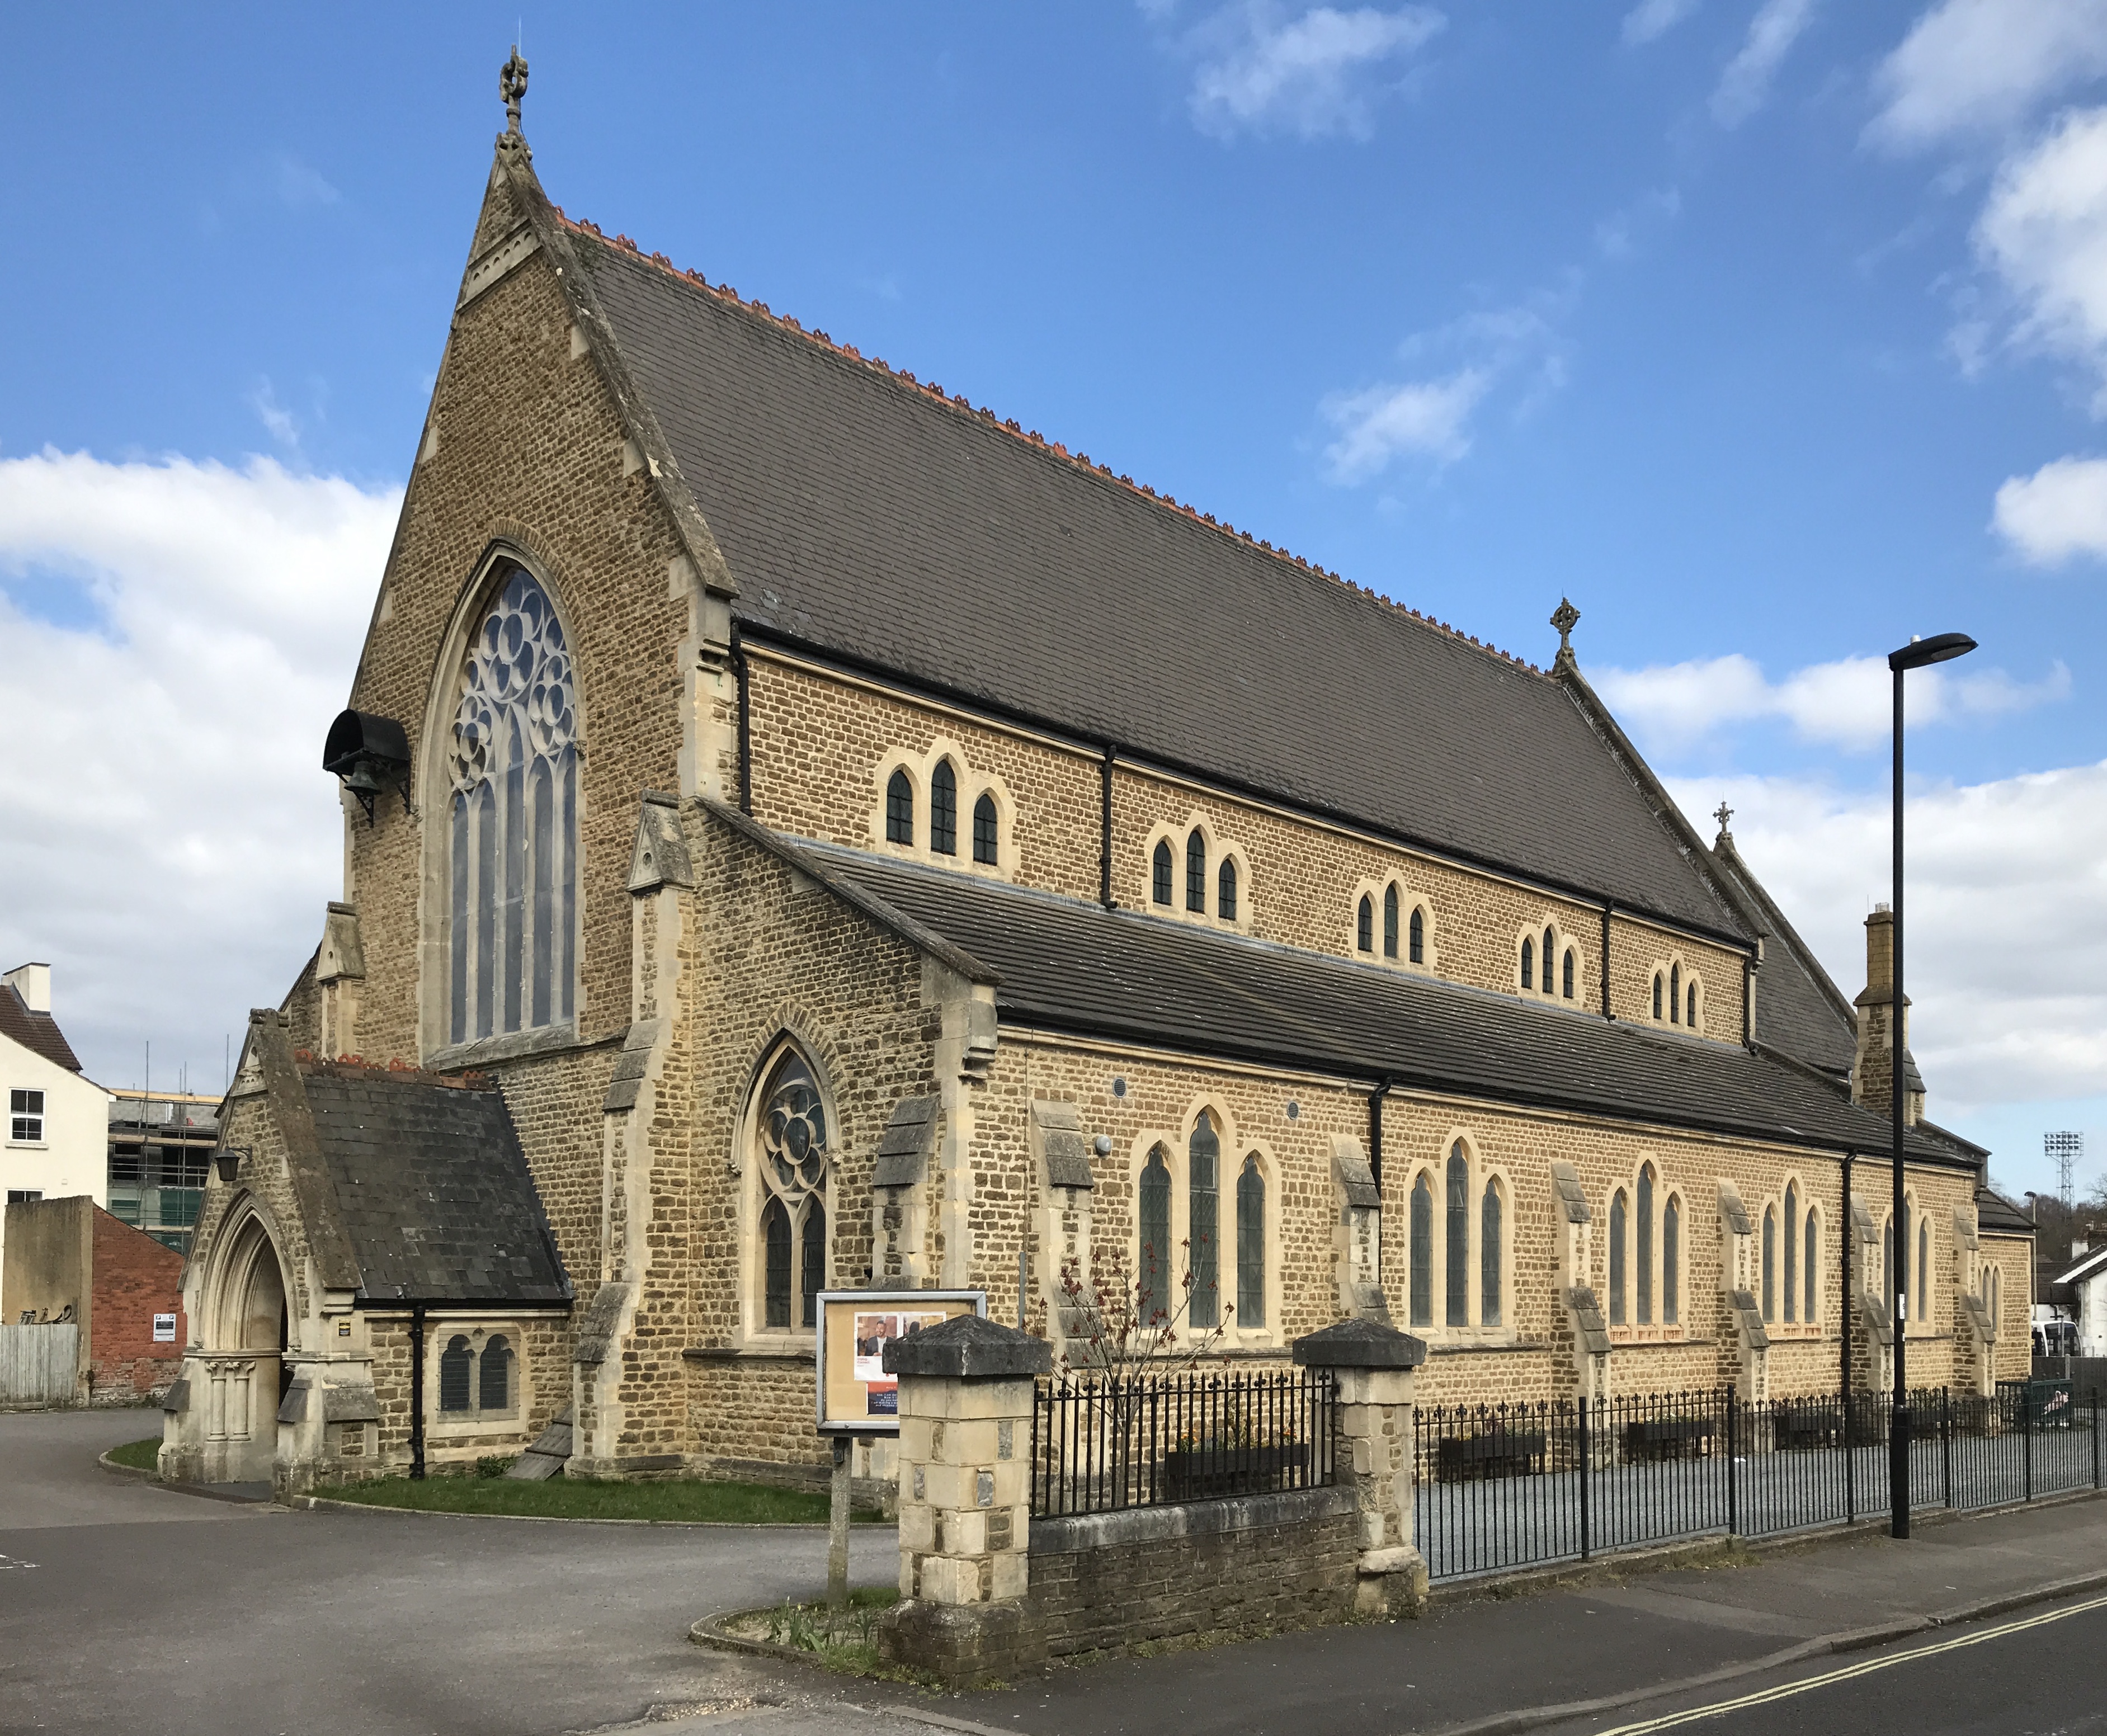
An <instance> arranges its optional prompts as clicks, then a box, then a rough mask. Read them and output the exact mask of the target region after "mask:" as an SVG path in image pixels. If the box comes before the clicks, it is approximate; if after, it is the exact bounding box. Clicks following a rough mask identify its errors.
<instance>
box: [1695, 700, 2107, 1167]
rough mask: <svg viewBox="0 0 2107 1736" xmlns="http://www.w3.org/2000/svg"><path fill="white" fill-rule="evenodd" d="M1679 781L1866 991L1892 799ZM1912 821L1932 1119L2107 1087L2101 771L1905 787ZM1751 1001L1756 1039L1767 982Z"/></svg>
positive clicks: (1883, 887) (1919, 1027)
mask: <svg viewBox="0 0 2107 1736" xmlns="http://www.w3.org/2000/svg"><path fill="white" fill-rule="evenodd" d="M1917 679H1919V678H1917V677H1912V681H1914V680H1917ZM1669 786H1670V788H1671V790H1672V791H1673V794H1674V795H1675V797H1676V800H1677V801H1678V802H1679V803H1680V804H1681V805H1682V808H1683V810H1684V811H1685V812H1686V813H1691V814H1703V813H1705V812H1706V811H1707V810H1709V809H1710V808H1711V807H1712V806H1713V805H1714V804H1715V803H1717V802H1718V801H1719V800H1720V799H1721V798H1722V797H1724V798H1725V800H1726V801H1727V803H1728V804H1729V805H1731V806H1732V808H1733V809H1734V810H1735V819H1734V822H1733V826H1734V838H1735V842H1736V846H1738V847H1739V848H1740V850H1741V853H1742V855H1744V856H1745V858H1746V859H1748V861H1749V863H1750V865H1751V866H1752V867H1753V868H1754V869H1755V871H1756V872H1757V873H1758V874H1759V876H1761V877H1762V878H1763V882H1764V884H1765V886H1768V888H1769V890H1771V892H1772V895H1774V896H1775V897H1776V898H1777V900H1778V902H1779V904H1781V906H1783V908H1785V911H1786V914H1787V915H1788V916H1789V917H1791V919H1792V922H1793V925H1794V926H1795V927H1796V928H1797V929H1799V931H1800V933H1801V935H1803V936H1804V938H1805V939H1806V940H1807V941H1808V944H1809V945H1811V946H1812V947H1813V949H1814V950H1815V952H1816V953H1817V955H1818V956H1819V957H1820V958H1821V959H1822V962H1823V963H1824V964H1825V965H1826V967H1828V969H1829V971H1830V974H1831V976H1834V977H1835V980H1836V981H1837V983H1838V985H1840V987H1841V988H1842V989H1843V990H1844V993H1845V994H1847V995H1849V994H1856V993H1857V992H1858V989H1861V988H1862V987H1863V986H1864V984H1865V977H1866V951H1865V933H1864V928H1863V923H1864V920H1865V916H1866V913H1867V911H1868V910H1869V909H1871V906H1872V904H1873V902H1874V901H1875V900H1876V899H1885V898H1886V897H1887V896H1888V890H1889V878H1888V875H1889V856H1888V850H1889V832H1888V827H1889V808H1888V801H1887V797H1886V796H1885V793H1880V794H1876V795H1870V796H1857V795H1844V794H1840V793H1839V792H1835V791H1834V790H1830V789H1826V788H1823V787H1819V786H1817V785H1813V784H1810V783H1805V782H1803V781H1800V780H1797V779H1794V778H1724V779H1721V778H1714V779H1703V780H1700V779H1695V778H1672V779H1670V780H1669ZM1907 825H1908V828H1909V829H1908V849H1909V855H1908V866H1907V872H1908V876H1909V879H1908V886H1907V894H1908V897H1907V910H1906V915H1907V923H1908V926H1907V934H1906V936H1905V939H1906V942H1907V947H1908V989H1909V994H1910V998H1911V1000H1912V1003H1913V1005H1912V1009H1911V1047H1912V1050H1913V1051H1914V1052H1915V1053H1916V1057H1917V1060H1918V1062H1919V1064H1920V1065H1921V1066H1922V1067H1923V1069H1924V1071H1925V1081H1926V1083H1927V1084H1928V1085H1929V1086H1930V1091H1931V1101H1930V1112H1931V1114H1932V1116H1933V1118H1934V1119H1947V1118H1948V1117H1949V1116H1952V1115H1966V1114H1967V1113H1968V1112H1970V1110H1974V1109H1979V1108H1980V1107H1982V1106H1989V1105H1996V1104H2010V1103H2021V1102H2025V1101H2029V1100H2042V1101H2047V1100H2055V1099H2066V1098H2078V1097H2096V1096H2100V1095H2101V1094H2103V1093H2107V877H2103V876H2102V875H2101V874H2100V872H2098V867H2097V864H2099V862H2100V860H2101V859H2102V858H2103V857H2107V764H2103V765H2085V766H2073V767H2070V768H2069V769H2063V770H2059V771H2051V772H2044V773H2040V774H2033V775H2029V776H2025V777H2019V778H2003V779H2000V780H1998V781H1997V782H1994V783H1983V784H1976V785H1972V786H1965V787H1954V786H1950V785H1949V786H1943V787H1937V788H1934V789H1930V790H1924V791H1917V792H1912V794H1911V796H1910V799H1909V805H1908V808H1907ZM1709 830H1710V828H1709V825H1707V826H1706V827H1705V835H1707V836H1709ZM1756 1006H1757V1028H1758V1031H1759V1034H1760V1033H1761V1029H1762V1023H1763V1019H1762V1008H1763V994H1762V989H1761V987H1760V985H1759V988H1758V990H1757V998H1756ZM2002 1155H2004V1156H2005V1157H2006V1158H2010V1157H2014V1156H2020V1157H2023V1156H2024V1154H2023V1153H2020V1154H2015V1153H2006V1154H2002Z"/></svg>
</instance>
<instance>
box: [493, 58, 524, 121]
mask: <svg viewBox="0 0 2107 1736" xmlns="http://www.w3.org/2000/svg"><path fill="white" fill-rule="evenodd" d="M497 94H498V95H499V96H502V97H503V98H504V99H505V134H506V136H507V137H510V138H524V137H526V135H525V134H524V133H523V132H521V131H520V130H519V99H520V98H521V97H522V96H525V95H526V94H527V63H526V62H525V61H523V60H521V59H520V58H519V44H518V43H514V44H513V45H512V58H511V59H510V60H509V61H506V62H505V66H504V70H502V71H501V72H500V73H499V74H498V75H497Z"/></svg>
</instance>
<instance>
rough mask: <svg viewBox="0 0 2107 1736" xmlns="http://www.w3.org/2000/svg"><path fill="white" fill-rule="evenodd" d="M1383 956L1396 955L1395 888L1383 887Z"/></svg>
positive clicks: (1392, 956) (1391, 956) (1394, 956)
mask: <svg viewBox="0 0 2107 1736" xmlns="http://www.w3.org/2000/svg"><path fill="white" fill-rule="evenodd" d="M1383 957H1384V958H1396V957H1397V888H1396V887H1395V886H1386V887H1384V888H1383Z"/></svg>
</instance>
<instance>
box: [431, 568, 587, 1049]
mask: <svg viewBox="0 0 2107 1736" xmlns="http://www.w3.org/2000/svg"><path fill="white" fill-rule="evenodd" d="M577 760H578V740H577V689H576V684H575V680H574V677H573V671H572V668H571V657H570V651H569V648H568V646H567V645H566V644H565V643H564V630H563V626H562V624H561V623H560V622H559V621H557V619H556V611H555V608H554V606H553V605H552V604H551V603H550V601H549V597H548V594H547V593H546V591H544V590H542V589H541V586H540V585H538V584H537V583H536V582H535V581H534V579H533V578H532V576H531V575H529V574H528V572H526V571H525V570H524V569H523V568H521V567H511V568H510V569H508V570H507V572H506V574H505V578H504V580H503V581H502V583H501V586H500V588H499V590H498V593H497V596H496V601H494V602H493V603H492V604H491V606H490V609H489V612H487V614H486V615H485V616H484V617H483V621H482V624H481V625H480V626H478V628H477V629H476V630H475V633H474V636H473V637H472V638H471V639H470V640H469V649H468V656H467V658H466V661H465V663H464V665H463V666H462V669H461V671H460V684H459V693H458V696H457V698H456V702H455V706H454V724H453V740H452V742H451V747H450V750H449V752H448V756H447V772H448V775H449V779H450V781H451V785H452V794H451V800H450V802H449V811H448V817H447V819H448V828H449V832H448V846H449V855H450V857H451V860H450V863H449V864H448V868H449V886H450V891H451V898H450V899H449V915H450V918H451V920H450V923H449V929H448V935H447V940H448V944H449V946H450V948H451V959H450V964H451V978H452V980H451V989H450V994H451V1005H450V1017H449V1021H448V1029H449V1030H450V1032H451V1041H452V1042H455V1043H467V1042H469V1041H472V1040H474V1038H479V1037H491V1036H496V1035H499V1034H502V1033H505V1032H510V1031H519V1030H528V1029H538V1028H540V1027H541V1026H544V1025H560V1024H565V1023H568V1021H570V1020H571V1018H572V1017H573V1015H574V1012H575V1007H576V1000H577V989H576V986H575V985H576V977H577V899H578V869H577V839H578V768H577Z"/></svg>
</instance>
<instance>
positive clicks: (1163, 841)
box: [1148, 838, 1171, 909]
mask: <svg viewBox="0 0 2107 1736" xmlns="http://www.w3.org/2000/svg"><path fill="white" fill-rule="evenodd" d="M1170 868H1171V864H1170V840H1169V839H1168V838H1158V839H1157V841H1156V855H1155V857H1154V859H1153V860H1152V862H1151V864H1150V881H1151V884H1150V886H1149V889H1148V890H1149V896H1150V898H1151V899H1152V900H1153V901H1154V902H1155V903H1157V904H1161V905H1162V906H1163V907H1164V908H1166V909H1168V908H1170Z"/></svg>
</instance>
